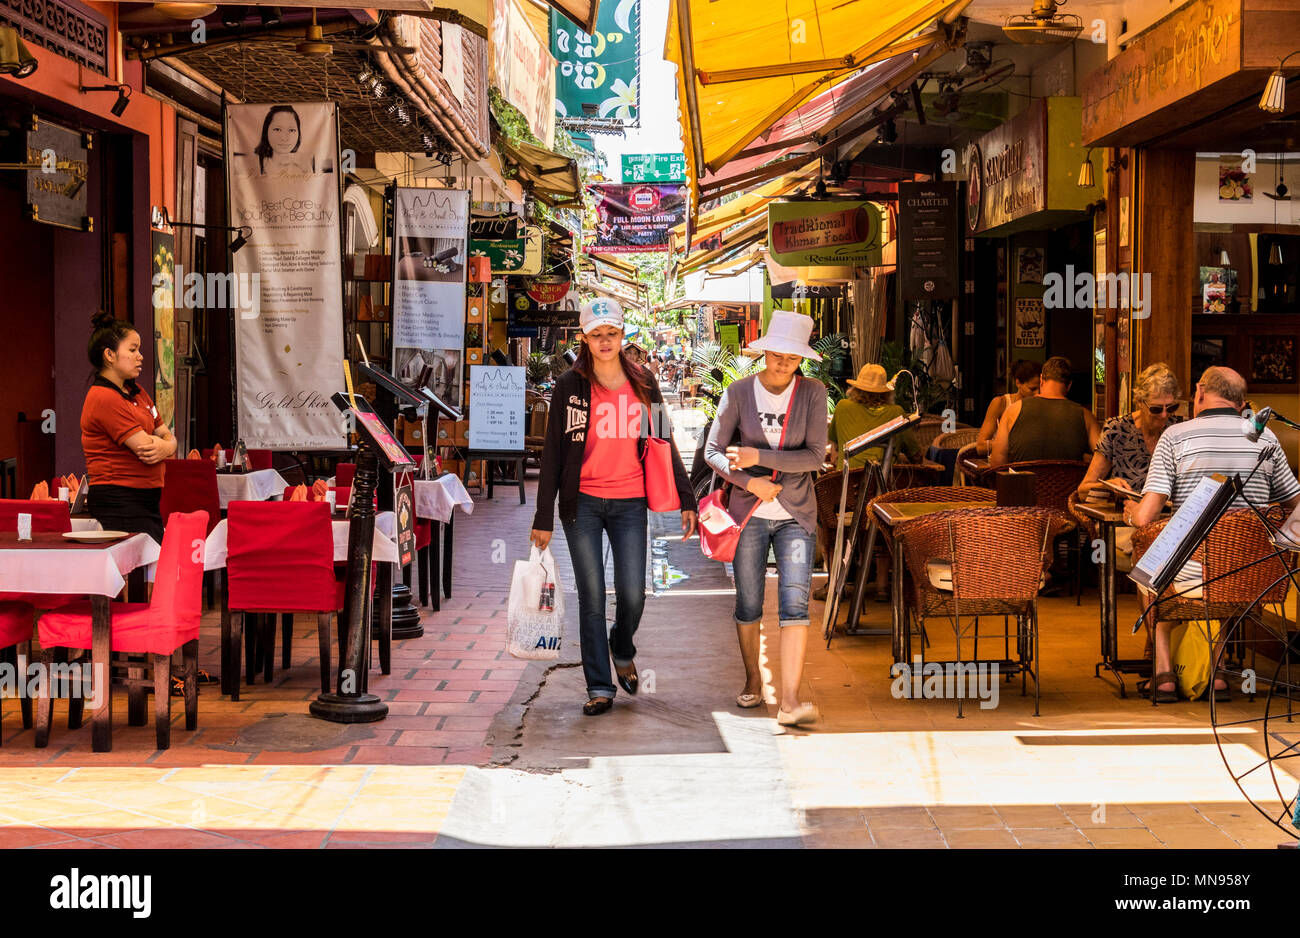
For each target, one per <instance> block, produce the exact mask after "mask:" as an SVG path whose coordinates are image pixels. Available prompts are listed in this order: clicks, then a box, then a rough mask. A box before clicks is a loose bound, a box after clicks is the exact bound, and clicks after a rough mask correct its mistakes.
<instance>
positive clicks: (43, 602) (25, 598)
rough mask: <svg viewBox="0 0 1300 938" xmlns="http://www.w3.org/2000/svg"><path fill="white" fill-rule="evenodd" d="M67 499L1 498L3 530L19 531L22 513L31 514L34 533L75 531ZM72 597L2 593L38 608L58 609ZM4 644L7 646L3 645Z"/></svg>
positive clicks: (0, 596) (0, 595) (2, 597)
mask: <svg viewBox="0 0 1300 938" xmlns="http://www.w3.org/2000/svg"><path fill="white" fill-rule="evenodd" d="M68 511H69V506H68V503H67V502H60V501H53V502H45V501H41V502H33V501H28V500H26V499H21V498H4V499H0V531H5V532H9V531H17V530H18V516H19V515H20V514H24V515H31V516H32V533H34V534H35V533H41V532H44V533H47V534H65V533H67V532H68V531H71V530H72V519H71V517H70V516H69V514H68ZM69 598H70V597H67V596H56V595H52V594H48V593H0V602H21V603H29V604H31V605H33V606H35V607H36V608H37V609H55V608H57V607H58V606H61V605H63V604H64V603H65V602H67V601H68V599H69ZM0 647H4V646H0Z"/></svg>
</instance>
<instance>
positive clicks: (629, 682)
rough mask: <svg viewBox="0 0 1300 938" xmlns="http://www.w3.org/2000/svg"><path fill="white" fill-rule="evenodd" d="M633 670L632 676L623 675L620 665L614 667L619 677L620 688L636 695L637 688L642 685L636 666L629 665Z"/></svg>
mask: <svg viewBox="0 0 1300 938" xmlns="http://www.w3.org/2000/svg"><path fill="white" fill-rule="evenodd" d="M629 667H630V668H631V669H632V673H631V674H623V672H621V671H619V669H618V665H614V673H615V674H616V675H617V676H618V686H619V687H621V688H623V690H625V691H627V692H628V693H629V694H635V693H636V691H637V687H638V686H639V685H640V680H641V678H640V676H639V675H638V674H637V673H636V664H635V663H633V664H631V665H629Z"/></svg>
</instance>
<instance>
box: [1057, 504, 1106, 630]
mask: <svg viewBox="0 0 1300 938" xmlns="http://www.w3.org/2000/svg"><path fill="white" fill-rule="evenodd" d="M1078 505H1079V493H1078V491H1077V490H1076V491H1074V492H1071V493H1070V497H1069V498H1067V499H1066V500H1065V511H1066V514H1068V515H1069V516H1070V519H1071V520H1072V521H1073V522H1074V523H1075V525H1076V526H1077V527H1078V530H1079V536H1078V542H1079V543H1078V544H1077V545H1076V546H1077V549H1078V550H1080V551H1086V550H1087V548H1088V545H1089V544H1091V543H1092V542H1093V541H1095V540H1096V539H1097V538H1098V537H1100V536H1101V531H1100V530H1099V529H1098V526H1097V522H1096V521H1095V520H1093V519H1092V518H1089V517H1088V516H1087V515H1085V514H1084V513H1083V512H1081V511H1079V507H1078ZM1074 574H1075V576H1074V604H1075V605H1076V606H1077V605H1079V604H1080V603H1081V602H1082V601H1083V564H1082V563H1076V564H1075V565H1074Z"/></svg>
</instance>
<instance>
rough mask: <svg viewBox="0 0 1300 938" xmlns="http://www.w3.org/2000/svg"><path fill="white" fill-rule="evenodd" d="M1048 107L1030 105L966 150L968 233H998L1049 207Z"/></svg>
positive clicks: (1040, 103) (1037, 103) (1036, 102)
mask: <svg viewBox="0 0 1300 938" xmlns="http://www.w3.org/2000/svg"><path fill="white" fill-rule="evenodd" d="M1046 151H1047V106H1046V103H1045V102H1044V101H1042V100H1038V101H1035V102H1033V103H1032V104H1030V105H1029V106H1028V107H1026V108H1025V109H1024V110H1023V111H1021V112H1020V113H1019V114H1017V115H1016V116H1015V117H1013V118H1011V120H1009V121H1007V122H1006V123H1004V124H1002V125H1001V126H999V127H995V128H993V129H992V130H990V131H989V132H988V133H986V134H985V135H984V136H983V137H981V138H980V139H979V140H978V141H976V142H975V143H973V144H972V145H971V146H970V147H969V148H968V149H967V151H966V176H967V182H968V186H969V188H968V190H967V191H968V192H969V196H970V201H969V204H968V205H967V211H966V224H967V227H968V228H969V229H970V231H971V232H972V233H978V232H981V231H987V230H988V229H990V228H997V227H999V226H1001V225H1005V224H1007V223H1008V222H1012V221H1015V220H1016V219H1018V218H1023V217H1025V216H1026V215H1032V214H1034V213H1035V212H1041V211H1043V210H1044V209H1046V208H1047V187H1046V185H1045V173H1044V171H1045V169H1046Z"/></svg>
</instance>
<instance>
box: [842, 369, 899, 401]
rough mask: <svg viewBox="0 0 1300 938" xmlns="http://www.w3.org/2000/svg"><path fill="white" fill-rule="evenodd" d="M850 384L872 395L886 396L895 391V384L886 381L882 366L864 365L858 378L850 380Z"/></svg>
mask: <svg viewBox="0 0 1300 938" xmlns="http://www.w3.org/2000/svg"><path fill="white" fill-rule="evenodd" d="M848 383H849V384H851V385H853V386H854V387H855V388H857V389H858V390H859V391H868V392H870V393H872V394H885V393H886V392H888V391H892V390H894V382H892V381H886V380H885V369H884V368H883V367H881V366H880V365H863V366H862V370H861V371H859V372H858V376H857V378H850V379H849V382H848Z"/></svg>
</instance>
